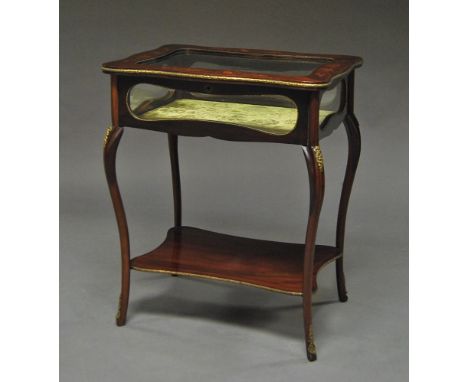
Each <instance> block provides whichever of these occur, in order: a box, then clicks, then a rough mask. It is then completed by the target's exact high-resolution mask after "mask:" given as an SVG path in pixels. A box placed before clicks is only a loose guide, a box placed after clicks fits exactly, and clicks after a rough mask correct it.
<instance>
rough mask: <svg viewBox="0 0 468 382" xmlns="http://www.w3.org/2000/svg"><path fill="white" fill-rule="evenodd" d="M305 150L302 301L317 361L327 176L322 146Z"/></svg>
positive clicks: (310, 345) (311, 354) (309, 356)
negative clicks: (315, 308) (315, 295)
mask: <svg viewBox="0 0 468 382" xmlns="http://www.w3.org/2000/svg"><path fill="white" fill-rule="evenodd" d="M303 151H304V156H305V160H306V164H307V171H308V174H309V187H310V206H309V218H308V223H307V233H306V242H305V253H304V283H303V290H302V302H303V313H304V332H305V343H306V352H307V359H308V360H309V361H315V360H316V359H317V351H316V347H315V340H314V332H313V328H312V288H313V285H312V284H313V280H312V277H313V272H314V255H315V253H314V252H315V239H316V235H317V227H318V221H319V216H320V210H321V208H322V202H323V193H324V184H325V178H324V168H323V158H322V152H321V150H320V146H313V147H303Z"/></svg>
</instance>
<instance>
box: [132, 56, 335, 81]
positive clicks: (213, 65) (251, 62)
mask: <svg viewBox="0 0 468 382" xmlns="http://www.w3.org/2000/svg"><path fill="white" fill-rule="evenodd" d="M325 62H328V61H327V60H326V59H291V58H284V59H282V58H269V57H250V56H239V55H234V54H229V53H225V54H222V53H213V52H201V51H192V50H179V51H176V52H174V53H172V54H169V55H167V56H164V57H160V58H154V59H151V60H146V61H141V62H139V63H140V64H145V65H156V66H160V67H168V66H174V67H179V68H202V69H211V70H235V71H241V72H250V73H264V74H277V75H284V76H306V75H308V74H310V73H312V72H313V71H314V70H315V69H317V68H318V67H319V66H320V65H322V64H323V63H325Z"/></svg>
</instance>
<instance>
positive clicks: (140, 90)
mask: <svg viewBox="0 0 468 382" xmlns="http://www.w3.org/2000/svg"><path fill="white" fill-rule="evenodd" d="M340 89H341V88H340V86H337V87H335V88H333V89H331V90H328V91H326V92H325V93H324V95H323V97H322V100H321V104H320V115H319V120H320V123H322V122H323V121H324V120H325V118H326V117H327V116H329V115H330V114H333V113H334V112H336V111H338V110H339V107H340V98H341V96H340ZM128 106H129V108H130V111H131V112H132V114H133V115H134V116H135V118H137V119H140V120H144V121H182V120H191V121H206V122H218V123H225V124H230V125H237V126H242V127H245V128H248V129H253V130H257V131H261V132H264V133H266V134H273V135H286V134H288V133H290V132H291V131H292V130H294V128H295V127H296V123H297V117H298V112H297V106H296V104H295V103H294V101H292V100H291V99H290V98H288V97H286V96H281V95H216V94H205V93H195V92H187V91H181V90H174V89H168V88H164V87H162V86H158V85H151V84H144V83H143V84H138V85H135V86H134V87H132V88H131V89H130V92H129V95H128Z"/></svg>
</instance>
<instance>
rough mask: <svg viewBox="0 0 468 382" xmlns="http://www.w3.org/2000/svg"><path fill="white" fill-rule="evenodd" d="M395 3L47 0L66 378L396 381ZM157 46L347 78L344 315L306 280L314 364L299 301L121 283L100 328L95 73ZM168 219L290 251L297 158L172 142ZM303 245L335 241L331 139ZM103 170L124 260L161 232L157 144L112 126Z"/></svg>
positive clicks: (158, 281)
mask: <svg viewBox="0 0 468 382" xmlns="http://www.w3.org/2000/svg"><path fill="white" fill-rule="evenodd" d="M407 8H408V6H407V3H406V2H405V1H383V0H372V1H338V0H324V1H315V0H314V1H292V0H289V1H267V0H262V1H252V0H249V1H245V0H236V1H176V0H171V1H155V0H153V1H142V0H139V1H122V0H113V1H107V0H106V1H90V0H80V1H78V0H62V1H61V4H60V17H61V20H60V64H61V72H60V122H61V123H60V187H61V192H60V219H61V225H60V229H61V243H60V250H61V254H60V259H61V261H60V302H61V307H60V336H61V347H60V354H61V377H62V381H63V382H69V381H100V382H104V381H113V382H116V381H285V380H287V379H289V378H298V379H297V380H299V381H303V380H306V378H307V380H315V381H327V382H333V381H379V382H384V381H403V380H406V378H407V372H408V364H407V358H408V342H407V334H408V326H407V324H408V322H407V317H408V309H407V308H408V301H407V298H408V258H407V231H408V219H407V189H408V184H407V181H408V171H407V167H408V166H407V161H408V150H407V142H408V133H407V125H408V90H407V85H408V56H407V55H408V38H407V32H408V19H407ZM167 43H187V44H198V45H208V46H226V47H244V48H259V49H262V48H263V49H274V50H289V51H298V52H318V53H341V54H351V55H358V56H362V57H363V58H364V66H363V67H362V68H360V69H359V70H357V73H356V102H355V103H356V105H355V107H356V115H357V117H358V119H359V121H360V124H361V133H362V155H361V162H360V166H359V168H358V172H357V176H356V181H355V186H354V189H353V193H352V196H351V201H350V208H349V213H348V224H347V232H346V241H345V271H346V276H347V280H346V281H347V287H348V294H349V301H348V302H347V303H344V304H343V303H340V302H338V298H337V292H336V287H335V274H334V266H333V265H331V266H328V267H327V268H325V269H324V270H323V271H322V272H321V274H320V275H319V280H318V282H319V290H318V292H317V293H316V294H315V295H314V298H313V300H314V304H313V305H314V306H313V320H314V328H315V335H316V344H317V348H318V361H317V362H315V363H309V362H307V360H306V356H305V350H304V343H303V323H302V309H301V299H300V298H298V297H294V296H287V295H282V294H275V293H271V292H267V291H263V290H260V289H256V288H249V287H244V286H236V285H230V284H225V283H216V282H209V281H206V280H197V279H189V278H185V277H178V278H171V277H168V276H165V275H157V274H151V273H138V272H132V280H131V292H130V305H129V312H128V322H127V325H126V326H125V327H122V328H118V327H116V326H115V320H114V317H115V314H116V309H117V299H118V295H119V289H120V252H119V240H118V234H117V226H116V223H115V218H114V212H113V209H112V205H111V201H110V197H109V194H108V190H107V185H106V183H105V178H104V171H103V164H102V145H103V135H104V131H105V128H106V127H107V126H108V125H109V124H110V80H109V76H107V75H104V74H102V73H101V71H100V65H101V63H102V62H105V61H110V60H114V59H119V58H123V57H126V56H128V55H130V54H133V53H136V52H139V51H143V50H148V49H152V48H156V47H158V46H160V45H163V44H167ZM179 144H180V146H179V148H180V166H181V177H182V197H183V223H184V224H185V225H192V226H197V227H201V228H206V229H210V230H214V231H218V232H223V233H229V234H234V235H243V236H248V237H255V238H263V239H270V240H278V241H289V242H302V241H303V240H304V237H305V229H306V219H307V210H308V192H309V190H308V183H307V172H306V167H305V161H304V158H303V155H302V151H301V149H300V148H299V147H297V146H290V145H278V144H268V143H236V142H225V141H219V140H215V139H212V138H185V137H182V138H181V139H180V143H179ZM321 144H322V149H323V152H324V158H325V171H326V196H325V201H324V207H323V210H322V214H321V225H320V228H319V235H318V242H320V243H322V244H331V245H333V243H334V233H335V224H336V214H337V206H338V200H339V191H340V187H341V183H342V177H343V174H344V168H345V162H346V152H347V146H346V145H347V143H346V134H345V132H344V129H343V128H342V129H340V130H337V131H336V132H335V133H334V134H333V135H332V136H330V137H328V138H326V139H325V140H324V141H323V142H322V143H321ZM117 167H118V168H117V171H118V176H119V182H120V185H121V191H122V193H123V198H124V202H125V205H126V212H127V218H128V223H129V228H130V238H131V250H132V254H133V255H138V254H142V253H144V252H146V251H148V250H151V249H153V248H154V247H155V246H156V245H158V244H159V243H160V242H161V241H162V240H163V238H164V237H165V235H166V232H167V229H168V228H169V227H170V226H171V224H172V219H173V216H172V193H171V180H170V164H169V154H168V147H167V138H166V135H165V134H163V133H156V132H148V131H143V130H137V129H133V130H132V129H126V131H125V133H124V137H123V139H122V142H121V144H120V148H119V152H118V162H117Z"/></svg>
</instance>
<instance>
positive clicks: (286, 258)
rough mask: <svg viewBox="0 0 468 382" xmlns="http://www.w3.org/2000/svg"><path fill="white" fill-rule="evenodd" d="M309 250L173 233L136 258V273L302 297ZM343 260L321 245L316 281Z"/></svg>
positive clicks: (198, 232)
mask: <svg viewBox="0 0 468 382" xmlns="http://www.w3.org/2000/svg"><path fill="white" fill-rule="evenodd" d="M304 248H305V246H304V244H293V243H282V242H275V241H266V240H257V239H250V238H244V237H238V236H231V235H226V234H220V233H216V232H211V231H207V230H202V229H198V228H193V227H186V226H183V227H173V228H171V229H169V231H168V233H167V237H166V239H165V241H164V242H163V243H162V244H161V245H160V246H159V247H157V248H156V249H154V250H152V251H150V252H148V253H146V254H144V255H141V256H137V257H135V258H133V259H132V260H131V264H130V267H131V268H132V269H133V270H136V271H143V272H155V273H163V274H174V275H181V276H189V277H196V278H203V279H210V280H216V281H224V282H229V283H235V284H241V285H246V286H250V287H256V288H261V289H266V290H269V291H273V292H279V293H285V294H290V295H295V296H301V295H302V287H303V257H304ZM341 256H342V255H341V254H340V253H339V251H338V249H337V248H336V247H331V246H323V245H317V246H316V247H315V261H314V276H313V277H314V279H315V278H316V275H317V273H318V271H319V270H320V269H321V268H322V267H324V266H325V265H327V264H328V263H330V262H333V261H334V260H336V259H338V258H340V257H341Z"/></svg>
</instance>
